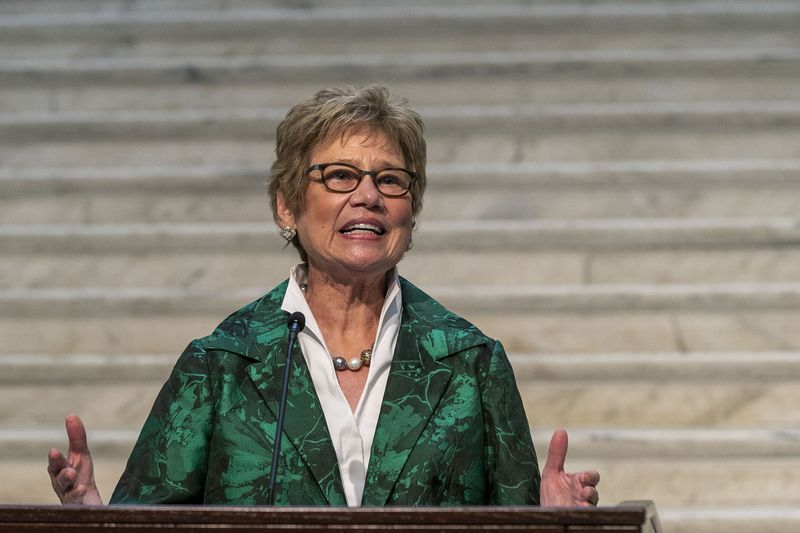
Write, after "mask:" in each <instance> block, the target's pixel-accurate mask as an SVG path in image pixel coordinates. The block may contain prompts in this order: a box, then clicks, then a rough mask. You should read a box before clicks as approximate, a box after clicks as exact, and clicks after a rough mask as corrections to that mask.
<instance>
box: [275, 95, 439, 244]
mask: <svg viewBox="0 0 800 533" xmlns="http://www.w3.org/2000/svg"><path fill="white" fill-rule="evenodd" d="M362 127H366V128H369V129H372V130H376V131H379V132H381V133H382V134H383V135H385V136H386V139H387V140H388V141H389V142H390V143H391V144H392V145H394V146H396V147H397V148H399V150H400V151H401V153H402V155H403V159H404V160H405V166H406V168H408V169H409V170H412V171H413V172H415V173H416V175H417V179H415V180H414V182H413V183H412V185H411V189H410V190H409V194H410V195H411V211H412V214H413V216H414V217H416V216H417V215H418V214H419V212H420V211H421V210H422V195H423V194H424V192H425V185H426V182H427V178H426V175H425V163H426V157H427V148H426V145H425V137H424V136H423V130H424V125H423V123H422V118H421V117H420V116H419V114H418V113H417V112H416V111H414V110H413V109H411V108H410V107H408V102H407V101H406V100H404V99H396V98H394V97H393V96H392V94H391V91H390V89H389V87H387V86H386V85H380V84H376V85H369V86H367V87H363V88H360V89H359V88H355V87H341V88H332V89H322V90H321V91H319V92H317V93H316V94H315V95H314V96H312V97H310V98H306V99H305V100H302V101H301V102H299V103H298V104H296V105H295V106H294V107H292V108H291V109H290V110H289V112H288V113H287V114H286V118H284V119H283V121H282V122H281V123H280V124H279V125H278V130H277V133H276V146H275V162H274V163H272V167H271V168H270V174H269V179H268V186H269V197H270V207H271V208H272V216H273V218H274V219H275V221H276V222H278V214H277V198H278V193H279V192H280V193H281V194H282V195H283V197H284V199H285V201H286V204H287V206H288V207H289V209H290V210H291V211H292V212H293V213H302V209H303V205H304V200H305V192H306V187H307V186H308V180H307V179H306V175H305V171H306V170H307V169H308V166H309V165H310V164H311V163H310V161H309V160H308V159H309V154H310V153H311V150H313V149H314V147H315V146H317V145H318V144H319V143H321V142H325V141H328V140H330V139H331V138H333V137H334V136H336V135H347V134H349V133H351V132H353V130H356V129H358V128H362ZM293 244H294V245H295V246H297V247H298V249H299V251H300V255H301V257H303V258H304V259H305V253H304V250H302V248H301V247H300V243H299V241H298V239H297V238H295V239H294V240H293Z"/></svg>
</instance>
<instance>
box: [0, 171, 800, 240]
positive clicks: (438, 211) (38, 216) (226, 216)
mask: <svg viewBox="0 0 800 533" xmlns="http://www.w3.org/2000/svg"><path fill="white" fill-rule="evenodd" d="M798 172H800V160H797V159H794V160H751V161H745V160H740V161H651V162H648V161H620V162H604V161H595V162H589V163H550V164H546V163H545V164H535V163H527V164H524V163H519V164H497V165H493V164H475V165H460V164H451V165H431V166H430V167H429V168H428V176H429V182H428V189H427V191H426V194H425V206H426V207H425V209H424V210H423V214H422V221H423V225H426V224H425V223H426V222H427V221H430V220H440V219H449V220H459V219H481V220H485V219H487V218H488V219H551V218H559V219H581V218H586V219H588V218H627V217H636V218H660V217H669V218H677V217H702V218H723V217H730V218H748V217H770V218H774V217H779V216H786V217H793V216H795V215H796V212H797V210H796V206H797V205H798V203H800V182H798V180H797V175H798ZM264 174H265V171H264V169H263V168H245V167H229V168H225V167H150V168H146V167H145V168H91V167H84V168H75V169H51V168H4V169H0V224H37V225H38V224H54V223H59V224H86V223H91V224H97V223H165V222H167V223H168V222H205V221H209V220H213V221H215V222H221V223H225V222H252V221H263V220H268V219H269V218H270V217H269V214H268V208H267V206H266V201H267V197H266V191H265V189H266V188H265V176H264ZM487 176H491V178H488V177H487ZM589 200H590V201H589ZM231 206H235V208H233V207H231Z"/></svg>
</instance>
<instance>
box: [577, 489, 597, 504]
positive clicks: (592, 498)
mask: <svg viewBox="0 0 800 533" xmlns="http://www.w3.org/2000/svg"><path fill="white" fill-rule="evenodd" d="M580 499H581V501H580V502H579V503H578V505H597V502H599V501H600V494H599V493H598V492H597V489H596V488H594V487H583V488H582V489H581V492H580Z"/></svg>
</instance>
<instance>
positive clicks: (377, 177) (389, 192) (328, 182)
mask: <svg viewBox="0 0 800 533" xmlns="http://www.w3.org/2000/svg"><path fill="white" fill-rule="evenodd" d="M314 171H317V172H319V173H320V176H321V177H320V178H311V179H313V180H314V181H321V182H322V184H323V185H324V186H325V188H326V189H327V190H328V191H330V192H338V193H346V192H353V191H354V190H356V188H357V187H358V185H359V183H361V180H362V179H363V178H364V176H369V177H370V178H372V183H374V184H375V188H376V189H378V192H380V193H381V194H382V195H384V196H387V197H389V198H398V197H400V196H403V195H404V194H406V193H407V192H408V189H409V188H411V184H412V183H414V180H415V179H416V178H417V175H416V174H415V173H414V172H411V171H410V170H406V169H404V168H384V169H383V170H361V169H360V168H358V167H354V166H353V165H348V164H347V163H321V164H319V165H312V166H311V167H309V169H308V170H306V174H310V173H312V172H314Z"/></svg>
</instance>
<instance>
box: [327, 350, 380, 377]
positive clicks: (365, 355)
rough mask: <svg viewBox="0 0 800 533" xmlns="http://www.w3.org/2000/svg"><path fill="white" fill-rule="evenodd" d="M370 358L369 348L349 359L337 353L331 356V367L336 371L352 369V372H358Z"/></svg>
mask: <svg viewBox="0 0 800 533" xmlns="http://www.w3.org/2000/svg"><path fill="white" fill-rule="evenodd" d="M371 359H372V350H370V349H366V350H364V351H362V352H361V356H360V357H353V358H351V359H350V360H349V361H348V360H347V359H345V358H344V357H342V356H341V355H337V356H334V358H333V368H335V369H336V370H337V371H342V370H352V371H353V372H358V371H359V370H361V369H362V368H363V367H365V366H369V362H370V360H371Z"/></svg>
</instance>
